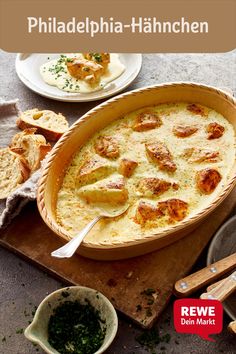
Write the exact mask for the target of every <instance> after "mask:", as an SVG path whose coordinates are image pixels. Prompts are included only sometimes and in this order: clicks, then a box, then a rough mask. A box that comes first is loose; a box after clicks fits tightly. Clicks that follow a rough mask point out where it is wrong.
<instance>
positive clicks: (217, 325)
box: [174, 299, 223, 341]
mask: <svg viewBox="0 0 236 354" xmlns="http://www.w3.org/2000/svg"><path fill="white" fill-rule="evenodd" d="M222 324H223V307H222V304H221V302H220V301H218V300H205V299H204V300H203V299H180V300H176V301H175V303H174V326H175V330H176V331H177V332H179V333H191V334H198V335H199V336H200V337H202V338H203V339H206V340H209V341H214V339H212V338H210V337H209V334H213V333H220V332H221V331H222Z"/></svg>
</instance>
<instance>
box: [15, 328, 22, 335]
mask: <svg viewBox="0 0 236 354" xmlns="http://www.w3.org/2000/svg"><path fill="white" fill-rule="evenodd" d="M23 332H24V330H23V328H18V329H17V330H16V334H22V333H23Z"/></svg>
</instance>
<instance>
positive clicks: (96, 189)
mask: <svg viewBox="0 0 236 354" xmlns="http://www.w3.org/2000/svg"><path fill="white" fill-rule="evenodd" d="M78 194H79V195H80V197H82V198H83V199H85V200H86V201H87V203H110V204H124V203H125V202H126V201H127V199H128V191H127V189H126V188H125V181H124V178H123V177H120V176H113V178H111V177H108V178H106V179H103V180H101V181H98V182H96V183H93V184H89V185H87V186H84V187H82V188H80V189H79V190H78Z"/></svg>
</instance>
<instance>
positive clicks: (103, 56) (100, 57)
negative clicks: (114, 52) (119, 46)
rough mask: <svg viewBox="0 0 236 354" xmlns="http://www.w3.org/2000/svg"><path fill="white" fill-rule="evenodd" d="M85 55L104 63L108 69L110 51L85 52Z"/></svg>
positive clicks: (87, 57) (100, 63)
mask: <svg viewBox="0 0 236 354" xmlns="http://www.w3.org/2000/svg"><path fill="white" fill-rule="evenodd" d="M83 56H84V58H85V59H87V60H92V61H94V62H95V63H98V64H99V65H102V66H103V68H104V69H105V70H106V69H107V67H108V64H109V63H110V54H109V53H83ZM105 70H104V71H105Z"/></svg>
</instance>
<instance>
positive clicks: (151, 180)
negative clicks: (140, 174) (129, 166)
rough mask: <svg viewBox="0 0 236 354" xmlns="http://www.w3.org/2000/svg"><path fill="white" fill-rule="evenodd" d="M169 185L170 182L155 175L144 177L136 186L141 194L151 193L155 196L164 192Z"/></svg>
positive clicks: (148, 195)
mask: <svg viewBox="0 0 236 354" xmlns="http://www.w3.org/2000/svg"><path fill="white" fill-rule="evenodd" d="M171 185H172V184H171V183H170V182H167V181H165V180H163V179H159V178H156V177H146V178H142V179H141V180H140V181H139V183H138V185H137V188H138V190H139V191H140V192H141V193H142V195H145V196H146V197H151V196H153V194H154V195H156V196H158V195H161V194H162V193H164V192H166V191H167V190H168V189H169V188H170V187H171Z"/></svg>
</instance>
